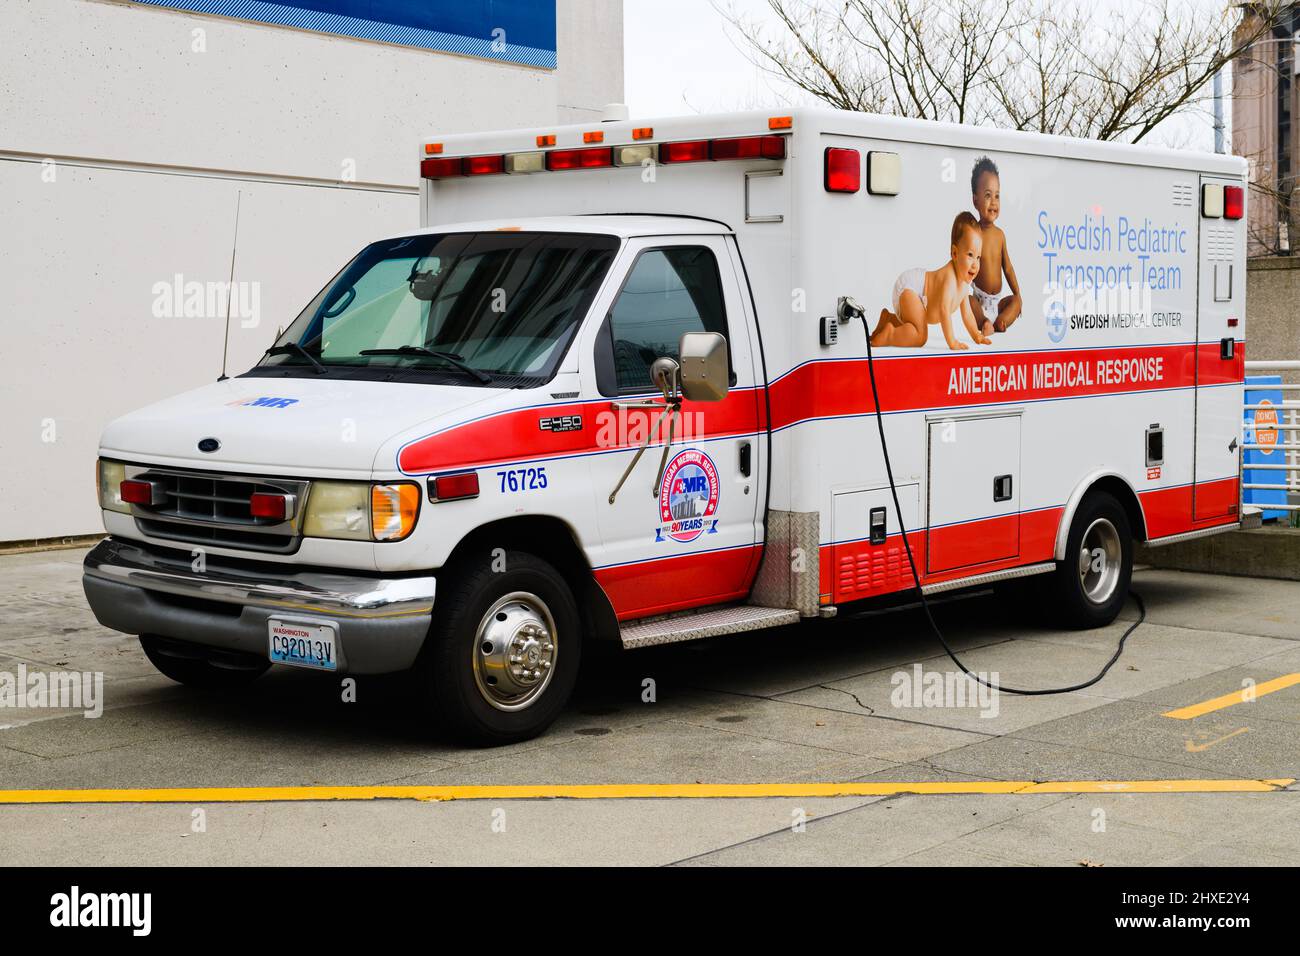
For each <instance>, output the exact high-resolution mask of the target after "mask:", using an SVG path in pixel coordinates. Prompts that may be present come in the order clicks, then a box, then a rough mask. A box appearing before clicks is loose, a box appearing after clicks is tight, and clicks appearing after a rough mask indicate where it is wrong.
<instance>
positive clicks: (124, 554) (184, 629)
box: [82, 538, 436, 674]
mask: <svg viewBox="0 0 1300 956" xmlns="http://www.w3.org/2000/svg"><path fill="white" fill-rule="evenodd" d="M269 567H270V566H269V565H268V564H266V563H263V562H258V563H257V564H256V565H250V564H246V563H244V562H238V561H232V560H230V559H224V558H223V559H218V558H214V557H211V556H209V557H208V558H207V559H206V566H205V567H204V569H203V570H202V571H195V570H194V568H193V567H192V565H191V562H190V558H189V553H188V552H186V551H170V550H162V549H157V548H146V547H143V546H141V545H139V544H135V543H133V542H130V541H123V540H118V539H114V538H108V539H106V540H104V541H101V542H100V543H99V544H98V545H96V547H95V548H94V549H93V550H92V551H91V552H90V554H88V555H86V560H85V564H84V573H83V575H82V586H83V587H84V589H85V592H86V600H87V601H89V603H90V608H91V610H92V611H94V613H95V617H96V618H98V619H99V622H100V623H101V624H103V625H104V626H105V627H110V628H112V629H114V630H117V631H124V632H126V633H128V634H158V635H161V636H164V637H171V638H174V639H176V640H180V641H188V642H190V643H194V644H200V645H206V646H209V647H215V648H220V649H222V650H230V651H240V652H244V653H250V654H256V655H259V656H262V657H265V656H266V655H267V650H268V640H269V639H268V631H267V621H269V620H271V619H272V618H275V619H276V620H281V621H300V622H305V623H311V622H320V621H331V622H333V623H335V624H336V625H337V626H338V643H339V645H340V646H339V648H338V657H339V670H340V671H348V672H351V673H359V674H375V673H387V672H391V671H400V670H405V669H407V668H408V667H410V666H411V665H412V664H413V663H414V662H415V658H416V655H417V654H418V653H419V652H420V648H421V646H422V645H423V644H424V639H425V636H426V635H427V634H428V632H429V624H430V621H431V619H432V615H433V600H434V594H435V590H436V589H435V584H436V579H435V578H434V577H433V576H431V575H420V576H413V577H378V576H371V575H364V574H357V573H343V572H335V571H330V570H324V569H321V570H313V571H297V572H295V571H293V569H292V567H291V566H285V567H284V570H283V571H281V570H280V569H279V567H275V568H273V569H272V570H270V571H268V570H267V569H268V568H269Z"/></svg>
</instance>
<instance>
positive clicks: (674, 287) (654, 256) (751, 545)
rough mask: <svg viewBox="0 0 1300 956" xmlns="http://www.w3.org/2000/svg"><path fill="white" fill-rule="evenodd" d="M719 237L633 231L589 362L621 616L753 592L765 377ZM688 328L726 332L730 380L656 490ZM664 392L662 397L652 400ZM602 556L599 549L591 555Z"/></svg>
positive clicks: (605, 570)
mask: <svg viewBox="0 0 1300 956" xmlns="http://www.w3.org/2000/svg"><path fill="white" fill-rule="evenodd" d="M727 242H728V240H727V239H726V238H724V237H721V236H684V237H680V238H663V237H654V238H649V239H635V240H631V241H630V242H629V243H628V244H627V246H626V247H625V249H624V255H623V257H622V259H621V262H622V263H623V265H624V271H623V272H622V273H621V275H622V276H623V279H622V282H621V285H619V286H618V287H617V289H616V291H615V292H614V294H613V296H612V298H610V299H608V300H606V309H607V311H606V313H605V317H604V321H603V322H602V324H601V325H600V327H599V331H598V333H597V335H596V337H595V342H594V346H593V352H592V360H593V361H592V371H593V378H594V383H592V384H594V388H595V393H596V395H597V396H599V399H600V400H601V402H600V404H598V405H596V406H595V409H596V414H595V416H594V417H595V419H596V421H595V424H596V425H597V428H598V431H597V435H596V444H597V449H598V450H597V453H596V454H595V455H594V456H593V457H592V459H591V462H592V465H591V468H592V479H593V483H594V495H595V499H596V500H595V507H596V509H597V515H598V524H599V529H600V535H601V543H600V547H599V550H598V552H597V553H598V554H599V561H598V562H594V563H597V564H598V566H597V568H596V577H597V580H599V581H600V583H601V585H602V587H604V589H605V592H606V594H608V595H609V598H610V600H611V602H612V603H613V605H614V609H615V611H616V612H617V614H618V616H619V618H620V620H625V619H629V618H635V617H643V616H647V615H651V614H658V613H663V612H667V611H674V610H679V609H682V608H688V607H695V606H701V605H707V604H715V603H722V602H726V601H733V600H737V599H740V598H742V597H744V596H745V595H746V594H747V593H748V592H749V588H750V585H751V583H752V581H753V577H754V573H755V571H756V569H757V566H758V559H759V556H760V554H759V548H760V545H761V541H762V528H761V521H762V512H761V510H760V503H761V502H762V501H763V499H764V493H763V486H762V476H763V475H764V473H765V469H764V467H763V466H764V464H765V462H764V461H762V460H761V459H762V457H763V456H764V455H765V454H766V446H765V445H764V444H763V443H760V441H759V435H760V430H761V423H762V417H763V416H762V410H763V408H764V407H765V405H764V399H763V393H762V390H761V387H759V385H758V383H757V376H756V372H755V362H754V353H753V346H752V343H751V341H750V335H749V321H748V318H747V313H746V310H745V308H744V301H743V299H742V298H741V292H740V289H741V286H740V282H739V277H738V276H737V274H736V271H735V268H734V266H733V259H732V256H731V254H730V250H729V249H728V246H727ZM685 332H718V333H721V334H722V335H723V336H724V337H725V338H726V340H727V345H728V352H729V361H730V366H731V385H730V389H729V392H728V394H727V396H726V397H725V398H724V399H723V400H721V401H718V402H689V401H685V402H683V403H682V412H681V415H680V416H679V418H678V422H677V425H676V429H675V434H674V436H673V439H672V442H671V445H670V446H669V449H668V453H667V460H666V462H665V468H664V474H663V479H662V482H661V487H660V489H659V493H658V494H655V493H654V492H653V487H654V484H655V479H656V475H657V474H658V471H659V467H660V462H661V461H662V460H663V459H664V445H665V443H666V439H667V438H668V425H667V421H666V419H665V420H664V421H662V422H661V423H660V425H659V427H658V428H655V427H654V423H655V422H656V420H658V419H659V417H660V408H661V407H662V397H663V396H662V393H660V392H657V391H656V390H655V387H654V385H653V383H652V382H651V379H650V365H651V363H652V362H653V361H654V360H655V359H656V358H658V357H660V356H669V357H671V358H674V359H676V358H678V355H677V346H678V341H679V339H680V338H681V336H682V334H683V333H685ZM656 399H658V400H659V401H658V407H655V408H644V407H642V408H637V407H628V406H636V405H644V404H646V403H647V402H651V401H654V400H656ZM647 434H650V435H651V440H650V445H649V447H648V448H647V449H646V451H645V453H644V454H643V455H642V456H641V458H640V460H639V461H637V462H636V464H635V466H634V467H633V468H632V470H631V472H630V474H628V476H627V478H626V480H625V481H624V483H623V485H622V487H621V489H620V490H619V491H618V493H617V495H616V496H615V499H614V502H613V503H612V504H611V503H610V501H609V500H608V499H609V495H610V493H611V492H613V490H614V488H615V486H616V485H618V483H619V481H620V479H621V478H622V476H623V473H624V471H625V469H627V467H628V465H629V463H630V462H631V461H632V460H633V458H634V457H635V455H636V451H637V448H638V447H639V446H640V444H641V443H642V441H643V440H644V438H645V437H646V435H647ZM593 557H595V555H593Z"/></svg>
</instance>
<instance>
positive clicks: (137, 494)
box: [117, 479, 165, 505]
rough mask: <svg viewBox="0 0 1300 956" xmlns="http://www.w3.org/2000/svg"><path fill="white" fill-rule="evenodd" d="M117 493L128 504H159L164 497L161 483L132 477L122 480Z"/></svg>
mask: <svg viewBox="0 0 1300 956" xmlns="http://www.w3.org/2000/svg"><path fill="white" fill-rule="evenodd" d="M117 495H118V497H119V498H121V499H122V500H123V501H124V502H126V503H127V504H129V505H160V504H162V503H163V500H164V497H165V496H164V495H163V492H162V486H161V485H157V484H155V483H154V482H152V481H138V480H134V479H131V480H127V481H124V482H122V484H121V485H119V486H118V491H117Z"/></svg>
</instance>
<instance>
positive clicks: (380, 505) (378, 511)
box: [370, 482, 420, 541]
mask: <svg viewBox="0 0 1300 956" xmlns="http://www.w3.org/2000/svg"><path fill="white" fill-rule="evenodd" d="M419 513H420V488H419V486H418V485H414V484H411V483H409V482H402V483H401V484H396V485H374V486H372V487H371V489H370V529H371V533H372V534H373V535H374V538H375V540H376V541H400V540H402V539H403V538H405V537H406V536H407V535H408V534H410V533H411V531H412V529H413V528H414V527H415V518H416V515H418V514H419Z"/></svg>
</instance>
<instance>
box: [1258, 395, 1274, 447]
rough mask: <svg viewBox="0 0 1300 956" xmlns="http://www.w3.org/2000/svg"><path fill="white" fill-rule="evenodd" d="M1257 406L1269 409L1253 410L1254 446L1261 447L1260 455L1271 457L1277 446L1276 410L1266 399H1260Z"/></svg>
mask: <svg viewBox="0 0 1300 956" xmlns="http://www.w3.org/2000/svg"><path fill="white" fill-rule="evenodd" d="M1259 404H1260V405H1267V406H1269V407H1267V408H1257V409H1255V444H1257V445H1260V446H1261V447H1260V449H1259V452H1260V454H1261V455H1271V454H1273V447H1274V446H1275V445H1276V444H1277V409H1276V408H1273V407H1272V405H1273V403H1272V402H1270V401H1269V400H1268V399H1267V398H1264V399H1260V401H1259Z"/></svg>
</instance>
